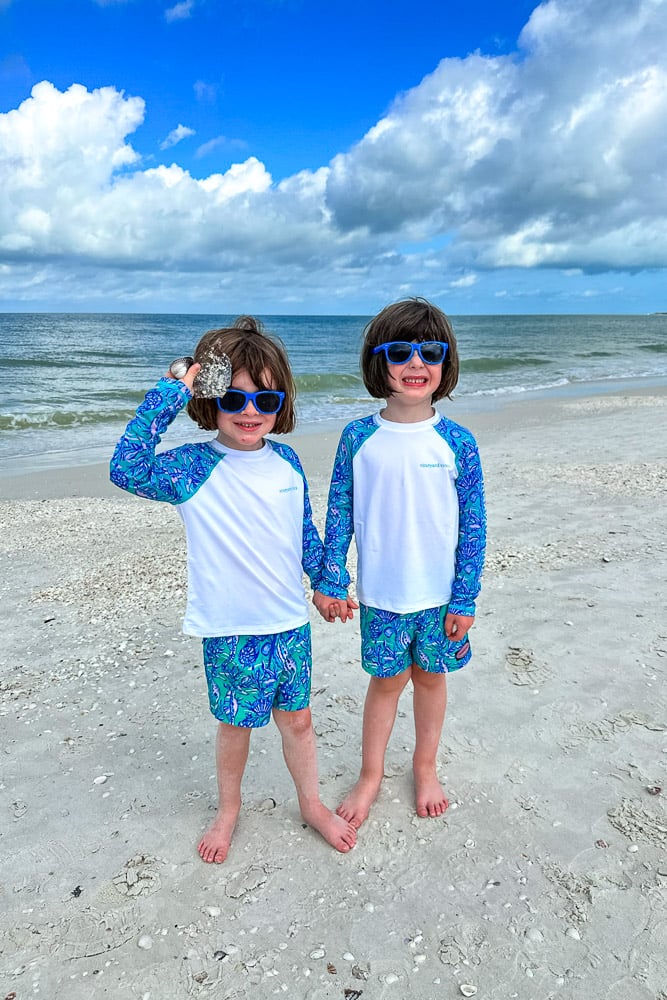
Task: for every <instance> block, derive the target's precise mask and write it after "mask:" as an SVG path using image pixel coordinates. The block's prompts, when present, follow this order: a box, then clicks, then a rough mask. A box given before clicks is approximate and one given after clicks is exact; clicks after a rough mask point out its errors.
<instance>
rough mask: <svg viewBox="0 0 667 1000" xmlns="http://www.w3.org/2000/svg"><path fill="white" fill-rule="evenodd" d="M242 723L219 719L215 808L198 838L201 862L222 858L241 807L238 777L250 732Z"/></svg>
mask: <svg viewBox="0 0 667 1000" xmlns="http://www.w3.org/2000/svg"><path fill="white" fill-rule="evenodd" d="M251 732H252V729H250V728H248V727H245V726H230V725H228V724H227V723H226V722H220V723H219V725H218V731H217V733H216V739H215V764H216V770H217V775H218V811H217V813H216V816H215V819H214V820H213V822H212V823H211V825H210V827H209V828H208V830H207V831H206V833H205V834H204V836H203V837H202V839H201V840H200V841H199V844H198V845H197V850H198V851H199V854H200V856H201V858H202V860H203V861H208V862H214V861H215V862H218V863H220V862H221V861H224V860H225V858H226V857H227V852H228V851H229V845H230V844H231V841H232V834H233V833H234V827H235V826H236V820H237V819H238V815H239V810H240V809H241V779H242V778H243V772H244V771H245V766H246V762H247V760H248V750H249V749H250V734H251Z"/></svg>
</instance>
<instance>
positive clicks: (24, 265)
mask: <svg viewBox="0 0 667 1000" xmlns="http://www.w3.org/2000/svg"><path fill="white" fill-rule="evenodd" d="M175 9H176V8H171V10H172V11H173V10H175ZM520 44H521V50H520V52H519V53H518V54H517V56H516V57H509V56H502V57H485V56H482V55H480V54H474V55H471V56H469V57H467V58H465V59H446V60H443V62H441V63H440V65H439V66H438V67H437V68H436V69H435V71H434V72H433V73H431V74H430V75H429V76H428V77H426V78H425V79H424V80H423V81H422V83H421V84H420V85H419V86H418V87H415V88H414V89H413V90H411V91H409V92H407V93H405V94H402V95H400V96H399V97H398V98H397V99H396V101H395V102H394V104H393V106H392V107H391V108H390V110H389V111H388V113H387V115H386V116H385V117H384V118H383V119H382V120H381V121H379V122H378V123H376V125H375V126H374V127H373V128H372V129H370V130H369V132H368V133H367V134H366V135H365V136H364V137H363V138H361V140H360V141H359V142H358V143H357V144H356V145H355V146H354V147H352V148H351V149H350V150H349V151H348V152H346V153H340V154H339V155H338V156H336V157H335V158H334V159H333V160H332V162H331V164H329V165H323V166H322V167H321V168H320V169H319V170H316V171H309V170H304V171H301V172H299V173H297V174H295V175H294V176H293V177H289V178H287V179H286V180H283V181H281V182H280V183H278V184H276V183H274V181H273V180H272V178H271V175H270V172H269V170H268V169H267V166H265V165H264V164H262V163H261V162H260V161H259V160H258V159H256V158H255V157H253V156H248V157H246V158H245V159H244V160H243V162H238V163H235V164H233V165H232V166H231V167H230V168H229V169H228V170H227V171H225V172H224V173H215V174H212V175H211V176H209V177H204V178H203V179H196V178H194V177H193V176H192V175H191V174H190V173H189V172H188V171H187V170H185V169H183V168H182V167H181V166H179V165H178V164H172V165H171V166H170V167H158V168H152V169H146V167H145V165H144V164H142V163H141V162H140V161H139V158H138V157H137V154H136V153H135V151H134V149H133V148H132V146H131V144H130V142H129V137H131V135H132V134H133V132H135V131H136V130H137V129H138V128H139V126H140V125H141V124H142V122H143V118H144V103H143V101H142V100H141V99H140V98H136V97H128V96H126V95H124V94H122V93H120V92H118V91H117V90H115V89H114V88H112V87H106V88H102V89H100V90H95V91H92V92H89V91H87V90H86V89H85V88H84V87H82V86H80V85H74V86H72V87H70V88H69V89H68V90H67V91H65V92H60V91H58V90H57V89H56V88H55V87H54V86H53V85H52V84H50V83H48V82H43V83H40V84H38V85H37V86H36V87H34V88H33V91H32V95H31V97H30V98H29V99H28V100H26V101H24V102H23V103H22V104H21V105H20V107H18V108H17V109H15V110H13V111H10V112H8V113H6V114H1V115H0V150H4V152H3V153H0V265H2V264H4V265H6V267H7V268H8V269H9V270H8V271H5V270H4V269H3V271H2V272H0V298H1V297H3V296H4V297H5V298H6V296H7V294H8V293H9V290H10V289H12V290H14V291H13V294H16V295H19V296H20V295H25V296H26V297H29V296H33V297H34V295H35V294H36V291H35V289H36V288H37V289H41V290H43V294H44V296H45V297H46V296H47V295H48V293H49V289H51V290H52V289H53V288H55V287H56V286H57V288H58V291H59V294H60V293H62V294H65V291H67V293H68V294H70V295H71V296H72V297H75V296H76V294H77V293H76V288H77V283H76V281H72V282H69V280H68V279H69V275H70V274H71V273H74V274H79V273H80V269H81V268H84V269H85V274H86V276H87V278H86V281H87V283H88V284H90V281H91V278H92V276H94V284H95V288H96V289H99V290H100V294H102V293H103V292H104V293H105V294H110V293H111V292H110V290H114V289H119V288H122V289H124V290H125V292H124V294H127V295H128V296H130V297H131V296H133V295H136V296H138V297H141V296H142V295H143V294H154V295H165V296H171V297H172V298H173V297H174V296H183V295H187V296H188V297H189V301H191V302H192V303H193V304H195V303H196V302H197V301H198V300H199V297H200V296H201V297H202V301H203V300H204V298H205V297H206V296H209V301H210V296H211V294H212V291H211V290H212V289H213V290H214V293H215V294H217V292H219V290H220V289H221V288H227V287H234V288H236V289H240V290H242V292H243V296H242V297H243V298H245V300H246V301H248V302H251V301H253V300H254V298H253V297H255V296H258V297H259V299H260V301H264V300H265V299H266V300H267V301H273V302H274V303H276V302H284V301H288V300H290V301H292V300H293V299H294V298H295V297H296V298H297V299H298V298H299V296H300V295H303V296H306V297H311V298H312V297H316V296H324V297H325V299H326V301H329V302H331V301H334V300H338V301H341V302H345V301H346V299H347V300H353V299H358V298H359V297H365V298H366V299H371V300H372V301H374V302H382V301H387V300H390V299H393V298H395V297H396V296H397V294H399V289H403V290H404V292H405V293H406V294H410V293H415V294H416V293H420V292H421V293H424V292H428V286H429V284H430V285H431V286H432V287H434V288H436V289H447V290H448V292H449V291H451V293H452V294H453V293H454V292H455V291H456V292H457V293H460V294H462V295H463V294H465V292H466V290H471V289H472V288H473V286H474V288H475V291H474V292H472V291H471V295H476V294H478V292H479V288H480V284H481V282H482V278H483V276H484V274H485V272H486V273H488V272H490V271H494V270H502V269H508V268H548V269H553V268H558V269H563V270H564V271H567V273H568V274H569V275H570V276H571V277H570V278H569V281H570V282H571V283H572V282H577V281H579V279H580V278H581V277H582V275H584V276H585V275H587V274H588V275H591V274H596V273H600V272H602V271H605V270H609V271H639V270H641V269H643V268H665V267H667V176H666V175H667V161H666V160H665V157H664V150H665V149H666V148H667V56H666V53H667V0H618V2H617V3H616V4H615V6H614V16H613V17H611V16H610V15H609V7H608V2H607V0H547V2H545V3H543V4H542V5H541V6H539V7H538V8H536V10H535V11H534V12H533V14H532V16H531V18H530V20H529V22H528V24H527V25H526V27H525V28H524V31H523V33H522V35H521V39H520ZM205 86H206V85H204V84H201V87H202V96H206V91H205V89H203V88H205ZM192 134H194V132H193V130H191V129H188V128H186V127H185V126H182V125H179V126H178V128H177V129H175V130H174V131H173V132H172V133H171V134H170V136H169V137H168V138H167V139H166V140H165V142H164V143H163V148H167V146H168V145H175V144H176V143H177V142H179V141H180V140H181V139H182V138H185V137H186V135H188V136H189V135H192ZM223 142H225V140H224V137H222V136H219V137H216V138H215V139H212V140H210V142H209V143H204V144H203V145H202V146H200V147H199V150H198V155H199V156H203V155H204V154H205V153H206V152H208V151H210V150H211V149H212V148H214V147H216V146H218V145H220V144H222V143H223ZM407 246H409V247H410V251H409V252H404V253H402V252H401V251H400V250H399V249H398V248H399V247H407ZM63 276H65V278H64V277H63ZM589 284H590V281H589ZM425 285H426V286H427V287H425ZM147 289H149V290H150V292H146V290H147ZM216 290H217V291H216ZM443 294H445V293H444V292H443ZM491 294H497V293H491ZM270 296H274V298H273V299H270V298H269V297H270ZM170 301H171V299H170Z"/></svg>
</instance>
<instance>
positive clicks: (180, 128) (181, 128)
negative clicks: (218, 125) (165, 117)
mask: <svg viewBox="0 0 667 1000" xmlns="http://www.w3.org/2000/svg"><path fill="white" fill-rule="evenodd" d="M196 134H197V133H196V132H195V130H194V129H193V128H188V127H187V125H177V126H176V128H174V129H172V130H171V132H170V133H169V135H168V136H167V138H166V139H165V140H164V141H163V142H161V143H160V149H170V148H171V146H175V145H177V143H179V142H181V141H182V140H183V139H187V138H188V137H189V136H191V135H196Z"/></svg>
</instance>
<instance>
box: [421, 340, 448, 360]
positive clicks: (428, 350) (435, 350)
mask: <svg viewBox="0 0 667 1000" xmlns="http://www.w3.org/2000/svg"><path fill="white" fill-rule="evenodd" d="M419 353H420V354H421V356H422V361H423V362H424V363H425V364H427V365H439V364H440V362H441V361H442V360H443V358H444V356H445V349H444V347H443V346H442V344H438V343H436V342H431V343H429V342H428V341H427V342H426V343H425V344H420V345H419Z"/></svg>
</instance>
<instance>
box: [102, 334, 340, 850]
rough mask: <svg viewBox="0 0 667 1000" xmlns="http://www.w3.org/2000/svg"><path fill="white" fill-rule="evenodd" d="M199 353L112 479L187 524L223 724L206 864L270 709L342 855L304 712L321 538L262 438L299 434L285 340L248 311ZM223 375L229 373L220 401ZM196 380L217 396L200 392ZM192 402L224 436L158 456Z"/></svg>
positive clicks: (153, 407)
mask: <svg viewBox="0 0 667 1000" xmlns="http://www.w3.org/2000/svg"><path fill="white" fill-rule="evenodd" d="M181 360H182V359H181ZM194 360H195V363H194V364H192V363H191V362H192V359H187V360H186V364H185V366H184V367H187V372H186V373H185V374H183V375H182V377H181V378H180V379H176V378H174V377H172V376H171V374H170V372H171V370H170V372H169V373H167V375H165V376H164V377H163V378H161V379H160V381H159V382H158V383H157V385H156V386H155V388H154V389H151V390H149V391H148V392H147V394H146V397H145V399H144V401H143V403H142V404H141V405H140V406H139V408H138V410H137V413H136V416H135V417H134V419H133V420H131V421H130V423H129V424H128V426H127V428H126V430H125V433H124V434H123V436H122V438H121V439H120V441H119V442H118V444H117V446H116V450H115V452H114V455H113V458H112V460H111V479H112V481H113V482H114V483H115V484H116V485H117V486H120V487H121V489H124V490H128V491H129V492H130V493H135V494H137V495H138V496H141V497H146V498H148V499H149V500H163V501H165V502H167V503H170V504H173V505H175V506H176V509H177V510H178V512H179V514H180V515H181V517H182V519H183V522H184V525H185V531H186V538H187V549H188V601H187V609H186V612H185V620H184V624H183V631H184V632H185V633H186V634H187V635H195V636H199V637H201V639H202V646H203V657H204V666H205V670H206V679H207V682H208V694H209V703H210V708H211V712H212V713H213V715H214V716H215V718H216V719H217V720H218V727H217V735H216V766H217V779H218V794H219V803H218V811H217V814H216V816H215V819H214V820H213V823H212V824H211V826H210V827H209V829H208V830H207V831H206V832H205V833H204V835H203V837H202V838H201V840H200V842H199V845H198V851H199V854H200V856H201V857H202V859H203V860H204V861H207V862H221V861H224V860H225V858H226V857H227V853H228V851H229V846H230V843H231V839H232V834H233V832H234V827H235V825H236V821H237V818H238V815H239V810H240V808H241V779H242V777H243V772H244V769H245V766H246V761H247V759H248V751H249V746H250V734H251V733H252V730H253V729H255V728H258V727H260V726H265V725H267V723H268V722H269V720H270V718H271V715H273V718H274V720H275V722H276V724H277V726H278V729H279V730H280V735H281V738H282V748H283V754H284V758H285V763H286V764H287V767H288V769H289V772H290V774H291V776H292V778H293V780H294V784H295V786H296V791H297V796H298V800H299V808H300V810H301V814H302V816H303V818H304V820H305V821H306V823H308V824H310V826H312V827H314V829H316V830H317V831H318V832H319V833H320V834H321V835H322V836H323V837H324V838H325V840H327V841H328V843H329V844H331V845H332V846H333V847H335V848H336V849H337V850H338V851H341V852H346V851H349V850H350V848H351V847H352V846H353V845H354V843H355V840H356V831H355V829H354V828H353V827H352V825H351V824H350V823H349V822H348V821H347V820H345V819H344V818H342V817H341V816H338V815H336V814H335V813H333V812H331V811H330V810H329V809H327V808H326V806H324V805H323V803H322V802H321V801H320V797H319V790H318V777H317V758H316V749H315V736H314V733H313V727H312V722H311V714H310V708H309V701H310V681H311V641H310V625H309V622H308V606H307V603H306V598H305V593H304V588H303V571H304V570H305V572H306V573H307V574H308V576H309V577H310V580H311V583H312V584H313V586H317V584H318V582H319V577H320V572H321V562H322V543H321V540H320V537H319V535H318V533H317V529H316V528H315V526H314V524H313V520H312V514H311V507H310V500H309V497H308V487H307V484H306V479H305V476H304V473H303V470H302V468H301V464H300V462H299V459H298V457H297V456H296V454H295V453H294V451H292V449H291V448H289V447H288V446H287V445H285V444H279V443H277V442H275V441H268V440H265V435H266V434H270V433H271V432H273V433H275V434H286V433H289V432H290V431H292V430H293V429H294V424H295V409H294V397H295V386H294V379H293V376H292V372H291V370H290V366H289V362H288V360H287V357H286V354H285V351H284V348H283V345H282V344H281V343H280V342H279V341H277V340H276V339H273V338H272V337H269V336H267V335H266V334H264V333H263V332H262V329H261V326H260V324H259V323H258V322H257V321H256V320H254V319H252V317H248V316H246V317H240V318H239V319H238V320H236V321H235V323H234V325H233V326H232V327H229V328H225V329H220V330H211V331H210V332H208V333H206V334H205V335H204V336H203V337H202V339H201V340H200V342H199V344H198V345H197V348H196V350H195V359H194ZM230 363H231V385H229V368H230ZM175 364H176V363H174V365H175ZM188 364H189V367H188ZM225 367H226V369H227V371H226V373H225ZM221 370H222V372H223V373H225V374H226V376H227V377H226V378H224V377H223V378H222V379H221V386H222V388H221V389H220V390H219V392H220V394H219V396H218V397H217V398H215V392H216V389H215V385H216V378H218V376H219V373H220V371H221ZM216 372H217V373H218V374H216ZM179 374H180V373H179ZM196 380H198V381H199V385H200V386H202V385H203V386H204V387H209V391H206V392H204V390H202V391H203V394H204V395H205V396H207V397H212V398H202V397H201V396H199V395H198V394H197V386H196ZM193 385H194V386H195V394H194V395H193ZM211 385H212V386H213V391H212V392H211V391H210V387H211ZM228 385H229V387H228V388H227V386H228ZM185 406H187V410H188V414H189V416H190V417H191V418H192V419H193V420H194V421H195V422H196V423H197V424H199V426H200V427H202V428H203V429H205V430H209V431H214V432H216V436H215V437H214V438H213V439H212V440H209V441H206V442H200V443H193V444H186V445H182V446H181V447H178V448H174V449H173V450H171V451H165V452H162V453H161V454H157V455H156V452H155V449H156V445H157V444H158V443H159V441H160V435H161V434H163V433H164V431H165V430H166V429H167V427H168V425H169V424H170V423H171V422H172V420H173V419H174V418H175V417H176V415H177V414H178V413H179V412H180V411H181V410H182V409H183V408H184V407H185Z"/></svg>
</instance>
